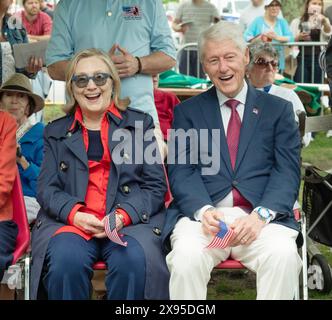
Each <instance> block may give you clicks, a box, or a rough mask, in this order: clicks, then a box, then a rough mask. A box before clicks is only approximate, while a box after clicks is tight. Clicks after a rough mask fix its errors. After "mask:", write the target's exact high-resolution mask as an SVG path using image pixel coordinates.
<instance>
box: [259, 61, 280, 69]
mask: <svg viewBox="0 0 332 320" xmlns="http://www.w3.org/2000/svg"><path fill="white" fill-rule="evenodd" d="M254 64H255V65H256V66H259V67H262V68H267V67H268V66H269V64H270V65H271V67H272V68H273V69H276V68H278V65H279V64H278V61H275V60H270V61H266V60H265V59H263V58H258V59H257V60H256V61H255V62H254Z"/></svg>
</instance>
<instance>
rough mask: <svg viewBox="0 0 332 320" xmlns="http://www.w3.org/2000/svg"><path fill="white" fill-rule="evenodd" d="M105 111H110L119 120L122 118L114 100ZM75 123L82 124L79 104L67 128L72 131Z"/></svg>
mask: <svg viewBox="0 0 332 320" xmlns="http://www.w3.org/2000/svg"><path fill="white" fill-rule="evenodd" d="M105 113H111V114H112V115H114V116H116V117H117V118H118V119H119V120H121V119H122V116H121V114H120V111H119V110H118V108H116V107H115V105H114V102H112V103H111V104H110V105H109V107H108V108H107V110H106V111H105ZM77 124H80V125H81V126H84V124H83V114H82V110H81V107H80V106H77V107H76V111H75V115H74V121H73V123H72V125H71V127H70V129H69V131H73V130H74V129H75V128H76V126H77Z"/></svg>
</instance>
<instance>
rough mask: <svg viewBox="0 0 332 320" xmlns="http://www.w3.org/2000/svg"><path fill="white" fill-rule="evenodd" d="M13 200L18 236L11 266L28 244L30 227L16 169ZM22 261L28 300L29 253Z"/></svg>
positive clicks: (20, 256) (25, 293) (25, 251)
mask: <svg viewBox="0 0 332 320" xmlns="http://www.w3.org/2000/svg"><path fill="white" fill-rule="evenodd" d="M12 201H13V220H14V221H15V222H16V224H17V227H18V236H17V239H16V247H15V251H14V254H13V262H12V266H10V267H13V265H15V264H17V263H18V261H19V259H21V258H22V257H23V256H24V254H25V253H27V249H28V247H29V244H30V228H29V223H28V219H27V213H26V209H25V203H24V197H23V192H22V185H21V180H20V175H19V172H18V170H17V173H16V178H15V181H14V186H13V190H12ZM23 261H24V299H25V300H29V277H30V270H29V269H30V255H29V254H26V256H25V257H24V258H23Z"/></svg>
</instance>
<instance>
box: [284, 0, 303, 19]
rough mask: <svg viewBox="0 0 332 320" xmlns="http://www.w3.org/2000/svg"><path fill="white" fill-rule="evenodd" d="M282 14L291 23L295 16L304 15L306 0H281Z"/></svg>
mask: <svg viewBox="0 0 332 320" xmlns="http://www.w3.org/2000/svg"><path fill="white" fill-rule="evenodd" d="M280 2H281V3H282V14H283V15H284V17H285V18H286V20H287V21H288V22H289V23H290V22H291V21H292V20H293V19H294V18H297V17H300V16H302V13H303V8H304V3H305V0H281V1H280Z"/></svg>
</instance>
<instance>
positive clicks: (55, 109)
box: [44, 104, 64, 124]
mask: <svg viewBox="0 0 332 320" xmlns="http://www.w3.org/2000/svg"><path fill="white" fill-rule="evenodd" d="M61 108H62V105H58V104H47V105H45V108H44V122H45V123H46V124H47V123H48V122H50V121H52V120H55V119H57V118H60V117H62V116H64V112H63V111H62V110H61Z"/></svg>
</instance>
